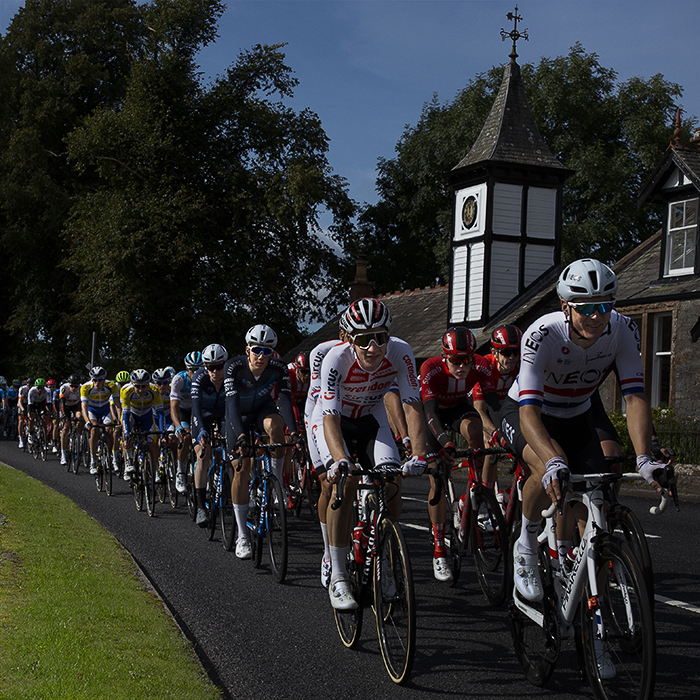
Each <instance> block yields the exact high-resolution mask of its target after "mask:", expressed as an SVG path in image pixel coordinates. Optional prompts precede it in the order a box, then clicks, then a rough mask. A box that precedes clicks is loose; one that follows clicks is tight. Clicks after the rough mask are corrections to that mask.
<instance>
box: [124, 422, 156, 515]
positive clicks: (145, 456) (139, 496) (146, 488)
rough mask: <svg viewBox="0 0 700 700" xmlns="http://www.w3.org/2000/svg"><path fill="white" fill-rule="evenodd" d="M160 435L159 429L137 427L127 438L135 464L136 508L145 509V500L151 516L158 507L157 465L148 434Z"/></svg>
mask: <svg viewBox="0 0 700 700" xmlns="http://www.w3.org/2000/svg"><path fill="white" fill-rule="evenodd" d="M149 435H153V436H156V435H160V432H159V431H156V430H147V431H141V430H138V429H137V428H134V430H132V432H131V435H129V437H128V438H127V443H126V444H127V447H126V449H127V454H128V455H129V457H128V458H129V460H130V461H131V464H133V466H134V470H133V471H132V472H131V489H132V491H133V495H134V503H135V504H136V510H138V511H141V510H143V506H144V502H145V504H146V512H147V513H148V515H149V517H151V518H152V517H153V516H154V515H155V509H156V485H155V465H154V464H153V460H152V458H151V451H150V449H149V442H148V436H149Z"/></svg>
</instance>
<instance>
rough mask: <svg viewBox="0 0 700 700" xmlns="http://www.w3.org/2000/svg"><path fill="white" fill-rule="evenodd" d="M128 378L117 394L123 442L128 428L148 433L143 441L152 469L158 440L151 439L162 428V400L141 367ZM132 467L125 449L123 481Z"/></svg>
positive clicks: (131, 461)
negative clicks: (118, 395)
mask: <svg viewBox="0 0 700 700" xmlns="http://www.w3.org/2000/svg"><path fill="white" fill-rule="evenodd" d="M129 378H130V379H131V382H130V383H129V384H126V385H125V386H124V388H123V389H122V391H121V397H120V403H121V408H122V429H123V430H124V443H126V442H127V441H128V440H129V435H130V434H131V429H132V427H134V428H136V429H138V430H140V431H141V432H142V433H149V435H147V437H146V441H147V442H148V451H149V452H150V453H151V465H152V467H153V470H154V471H155V469H156V464H158V442H157V441H156V440H154V439H153V431H155V430H158V431H160V432H162V431H163V400H162V399H161V396H160V390H159V389H158V387H157V386H155V385H154V384H151V375H150V374H149V373H148V372H147V371H146V370H145V369H135V370H134V371H133V372H132V373H131V375H130V377H129ZM161 439H162V438H161ZM134 469H135V465H134V462H133V456H132V453H131V451H127V458H126V465H125V466H124V479H125V480H126V479H128V478H129V477H130V476H131V474H133V473H134ZM153 476H155V474H154V475H153Z"/></svg>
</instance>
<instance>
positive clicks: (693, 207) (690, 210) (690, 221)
mask: <svg viewBox="0 0 700 700" xmlns="http://www.w3.org/2000/svg"><path fill="white" fill-rule="evenodd" d="M697 222H698V200H697V199H693V200H691V201H690V202H686V204H685V225H686V226H695V224H697Z"/></svg>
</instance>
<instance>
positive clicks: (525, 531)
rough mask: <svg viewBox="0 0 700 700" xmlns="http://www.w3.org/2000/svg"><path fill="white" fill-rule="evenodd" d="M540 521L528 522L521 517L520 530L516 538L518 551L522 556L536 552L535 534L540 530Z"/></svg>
mask: <svg viewBox="0 0 700 700" xmlns="http://www.w3.org/2000/svg"><path fill="white" fill-rule="evenodd" d="M540 522H542V521H541V520H528V519H527V518H526V517H525V516H524V515H523V520H522V528H521V530H520V537H519V538H518V549H519V550H520V551H521V552H522V553H523V554H534V553H535V552H537V534H538V532H539V529H540Z"/></svg>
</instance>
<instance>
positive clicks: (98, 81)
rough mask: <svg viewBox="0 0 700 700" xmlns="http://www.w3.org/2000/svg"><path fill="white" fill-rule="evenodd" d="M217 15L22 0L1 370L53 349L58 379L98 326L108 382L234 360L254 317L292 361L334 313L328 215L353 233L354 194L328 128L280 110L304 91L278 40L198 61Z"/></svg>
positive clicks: (9, 163) (10, 56)
mask: <svg viewBox="0 0 700 700" xmlns="http://www.w3.org/2000/svg"><path fill="white" fill-rule="evenodd" d="M222 12H223V4H222V3H221V2H218V1H215V0H155V1H154V2H151V3H146V4H141V5H136V4H135V3H134V2H132V1H131V0H121V2H116V3H115V2H106V1H104V2H99V1H92V0H91V1H90V2H87V1H86V0H82V1H80V0H71V1H70V2H49V0H44V1H43V2H39V1H38V0H35V1H34V2H32V1H31V0H30V1H29V2H28V3H27V6H26V8H25V9H24V10H22V11H20V12H19V13H18V15H17V16H16V18H15V20H13V23H12V25H11V27H10V30H9V31H8V35H7V37H5V38H3V40H2V42H0V65H6V66H8V69H9V70H8V75H9V76H10V77H7V76H6V77H5V78H4V79H5V80H6V81H7V82H8V87H9V88H11V89H10V93H11V94H12V95H13V97H14V98H15V99H14V101H12V102H11V103H10V107H7V106H5V107H4V108H0V109H4V112H2V113H1V114H2V116H3V119H2V124H0V134H1V135H3V136H4V138H5V145H6V146H7V150H6V152H5V157H4V159H3V160H2V161H0V196H1V197H2V200H3V206H4V209H2V210H0V230H2V236H1V238H0V250H2V252H3V253H4V254H5V255H4V257H5V259H9V260H10V261H11V266H12V270H11V272H12V275H11V276H10V277H8V278H5V280H4V281H3V282H2V284H4V285H5V288H4V290H3V291H5V292H6V295H5V299H6V300H9V304H8V305H7V307H6V310H4V311H2V312H0V329H2V330H1V331H0V332H4V333H5V334H6V338H7V341H8V342H7V344H3V346H2V350H1V351H0V361H2V363H3V367H9V369H6V370H5V371H6V372H7V373H18V372H23V371H29V370H31V369H32V367H35V368H37V369H38V368H41V369H42V371H45V370H44V368H45V367H47V365H46V364H43V363H46V362H47V357H46V356H45V355H46V352H45V351H46V349H47V348H48V350H49V355H50V357H49V358H48V361H49V365H50V368H54V367H55V369H51V371H52V373H57V374H58V373H64V372H68V371H70V370H72V369H75V368H77V367H82V366H83V364H84V363H85V361H86V359H87V357H86V355H87V351H88V350H89V348H90V341H89V339H90V336H91V333H92V331H95V330H96V331H97V332H98V337H99V340H100V354H101V358H100V361H101V362H102V363H103V364H106V365H107V367H108V368H109V369H112V370H116V369H121V367H122V364H123V363H126V365H127V366H133V365H134V364H138V365H141V366H144V365H146V366H160V365H163V364H164V363H172V364H180V362H181V358H182V356H184V354H185V353H186V352H188V351H190V350H192V349H193V348H198V347H199V348H201V347H204V345H206V344H208V343H210V342H214V341H217V342H222V343H224V344H225V345H227V347H229V349H230V350H231V351H232V352H238V351H240V350H241V349H242V344H243V335H244V333H245V330H246V329H247V328H248V327H249V326H250V325H252V324H253V323H256V322H266V323H269V324H270V325H272V326H273V327H275V329H276V330H277V332H278V334H279V336H280V338H281V339H282V342H281V346H282V347H281V351H282V352H284V350H285V349H286V347H290V346H292V345H293V344H295V343H296V342H297V341H298V340H299V338H300V337H301V332H300V327H301V325H302V323H304V322H305V321H307V320H309V319H310V320H312V321H313V320H317V319H320V318H323V317H324V316H325V315H326V314H327V313H328V312H334V311H335V307H336V304H337V302H338V300H339V299H341V298H342V296H343V295H344V293H345V291H344V287H343V286H342V284H341V275H342V272H343V267H342V262H341V261H340V260H339V259H338V258H337V256H336V255H335V253H334V252H333V251H332V250H331V248H330V247H329V246H328V245H326V244H324V243H323V242H322V241H321V239H320V238H319V235H318V234H319V233H320V228H319V225H318V218H319V215H320V213H321V211H322V210H324V209H326V210H328V211H330V212H331V213H332V215H333V225H332V227H331V234H332V235H335V236H337V237H342V236H346V237H347V236H348V235H349V229H350V221H351V219H352V217H353V215H354V207H355V205H354V203H353V202H352V201H351V200H350V198H349V197H348V195H347V183H346V182H345V181H344V180H343V179H342V178H340V177H338V176H337V175H335V174H334V173H333V172H332V171H331V168H330V166H329V164H328V160H327V151H328V139H327V137H326V135H325V133H324V131H323V128H322V126H321V123H320V121H319V119H318V117H317V116H316V115H315V114H313V113H311V112H309V111H307V110H304V111H302V112H300V113H297V112H295V111H294V110H292V109H290V108H288V107H287V106H286V105H285V104H284V98H286V97H288V96H291V95H292V94H293V90H294V88H295V87H296V84H297V82H296V79H295V78H294V77H293V75H292V71H291V69H290V68H289V67H288V66H286V65H285V62H284V54H283V53H282V51H281V49H282V46H281V45H278V46H256V47H253V48H252V49H250V50H247V51H243V52H242V53H241V54H240V55H239V57H238V59H237V60H236V62H235V63H234V64H232V65H231V66H230V67H229V69H228V70H227V71H226V73H225V74H224V75H223V76H220V77H218V78H217V79H216V80H215V81H213V82H212V83H210V84H207V85H204V84H203V83H202V81H201V77H200V74H199V72H198V66H197V64H196V63H195V57H196V54H197V52H198V51H199V50H200V49H201V48H202V47H204V46H206V45H207V44H208V43H211V42H212V41H214V40H215V38H216V28H217V21H218V19H219V17H220V15H221V13H222ZM37 27H38V28H37ZM25 29H27V31H25ZM104 39H108V40H109V43H108V44H107V47H106V48H105V47H101V48H100V51H98V50H97V47H100V46H101V44H100V42H101V41H103V40H104ZM54 49H55V55H54V54H53V53H50V52H52V51H54ZM47 52H49V54H50V56H49V58H50V60H49V58H47ZM110 52H111V53H110ZM37 65H40V69H39V70H36V69H35V68H36V66H37ZM0 80H2V78H0ZM79 85H84V86H92V88H91V89H90V90H87V91H83V92H81V91H80V90H77V89H76V86H79ZM83 93H84V94H83ZM37 103H40V108H39V109H38V110H37V109H36V108H34V107H36V105H37ZM26 104H32V106H33V108H32V109H31V110H26V109H25V108H24V106H25V105H26ZM39 115H45V117H42V118H41V119H40V118H39ZM25 122H26V123H25ZM321 290H323V291H324V292H325V295H326V296H325V299H324V301H323V303H319V302H318V299H317V293H318V292H319V291H321ZM20 348H22V350H21V352H20ZM81 349H82V357H81V352H80V351H81ZM18 357H21V359H22V360H23V361H24V366H23V367H21V368H18V367H13V365H12V364H11V362H12V359H13V358H14V359H16V358H18ZM65 358H69V362H71V364H69V363H68V362H66V360H65ZM73 362H76V363H77V364H72V363H73Z"/></svg>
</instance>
